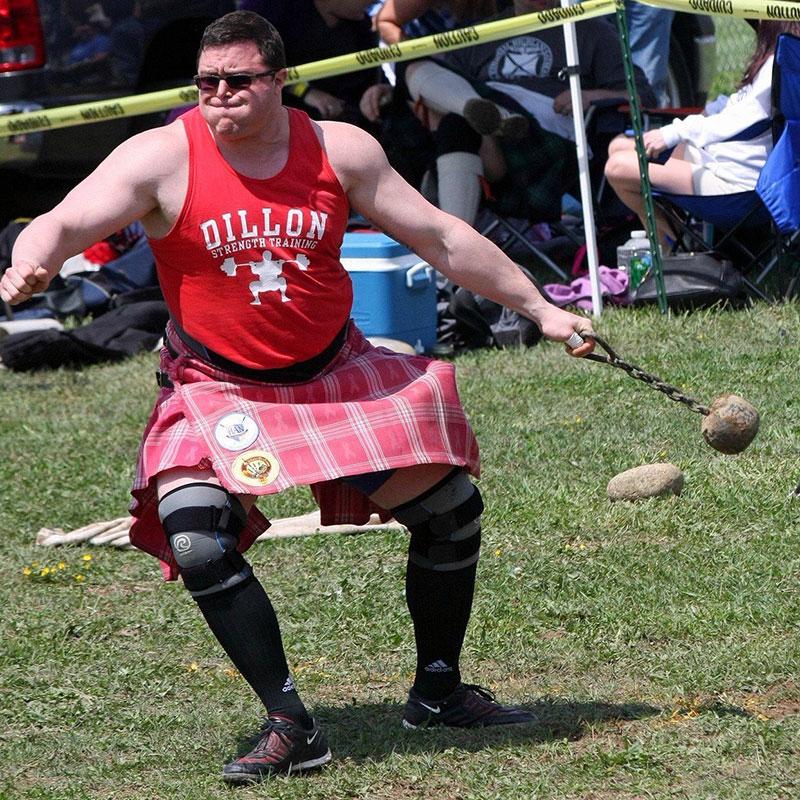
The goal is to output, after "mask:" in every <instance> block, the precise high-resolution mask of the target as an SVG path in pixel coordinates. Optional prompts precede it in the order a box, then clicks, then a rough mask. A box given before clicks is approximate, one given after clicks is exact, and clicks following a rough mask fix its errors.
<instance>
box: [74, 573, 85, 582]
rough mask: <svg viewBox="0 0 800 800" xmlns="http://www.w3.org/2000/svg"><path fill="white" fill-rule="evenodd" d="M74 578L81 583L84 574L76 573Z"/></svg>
mask: <svg viewBox="0 0 800 800" xmlns="http://www.w3.org/2000/svg"><path fill="white" fill-rule="evenodd" d="M75 580H76V581H77V582H78V583H83V582H84V581H85V580H86V576H85V575H81V574H80V573H78V574H77V575H76V576H75Z"/></svg>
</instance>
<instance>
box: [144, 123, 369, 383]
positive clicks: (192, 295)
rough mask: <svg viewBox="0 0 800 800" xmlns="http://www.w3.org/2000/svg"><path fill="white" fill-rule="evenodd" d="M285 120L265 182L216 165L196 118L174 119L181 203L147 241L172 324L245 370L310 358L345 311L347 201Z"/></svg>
mask: <svg viewBox="0 0 800 800" xmlns="http://www.w3.org/2000/svg"><path fill="white" fill-rule="evenodd" d="M288 111H289V157H288V159H287V161H286V165H285V166H284V167H283V169H282V170H281V171H280V172H279V173H278V174H277V175H275V176H273V177H272V178H267V179H266V180H256V179H254V178H248V177H245V176H244V175H240V174H239V173H238V172H236V171H235V170H234V169H233V168H232V167H231V166H230V165H229V164H228V162H227V161H225V159H224V158H223V157H222V155H221V153H220V152H219V150H218V149H217V146H216V143H215V141H214V138H213V136H212V135H211V132H210V131H209V129H208V126H207V125H206V122H205V120H204V119H203V117H202V115H201V114H200V111H199V109H193V110H192V111H190V112H189V113H187V114H184V115H183V116H182V117H181V120H182V122H183V125H184V128H185V130H186V135H187V138H188V140H189V185H188V188H187V191H186V198H185V200H184V204H183V208H182V209H181V213H180V215H179V216H178V219H177V220H176V222H175V224H174V225H173V227H172V229H171V230H170V232H169V233H168V234H167V235H166V236H164V237H162V238H161V239H152V240H151V241H150V245H151V247H152V250H153V254H154V256H155V260H156V269H157V272H158V279H159V282H160V284H161V289H162V291H163V293H164V298H165V299H166V301H167V306H168V307H169V311H170V314H171V315H172V317H173V318H174V319H175V320H176V322H177V323H178V324H179V325H180V326H181V327H182V328H183V329H184V330H185V331H186V332H187V333H188V334H189V335H190V336H192V337H194V338H195V339H197V340H198V341H199V342H200V343H202V344H204V345H205V346H206V347H208V348H210V349H211V350H213V351H215V352H217V353H219V354H221V355H223V356H225V357H226V358H227V359H230V360H231V361H234V362H236V363H237V364H241V365H242V366H245V367H250V368H252V369H274V368H278V367H286V366H289V365H290V364H295V363H297V362H300V361H305V360H307V359H309V358H312V357H313V356H315V355H317V354H319V353H320V352H322V351H323V350H324V349H325V348H326V347H327V346H328V345H329V344H330V343H331V342H332V341H333V338H334V337H335V335H336V334H337V333H338V332H339V330H340V329H341V328H342V326H343V325H344V324H345V322H346V321H347V319H348V317H349V316H350V309H351V306H352V302H353V287H352V283H351V281H350V276H349V275H348V274H347V271H346V270H345V269H344V267H342V265H341V263H340V261H339V254H340V248H341V244H342V238H343V236H344V232H345V229H346V227H347V219H348V214H349V204H348V202H347V198H346V197H345V193H344V190H343V189H342V186H341V184H340V183H339V180H338V178H337V177H336V173H335V172H334V171H333V168H332V167H331V165H330V163H329V162H328V159H327V157H326V155H325V152H324V150H323V149H322V146H321V145H320V143H319V140H318V139H317V136H316V134H315V133H314V129H313V128H312V126H311V121H310V120H309V118H308V116H307V115H306V114H305V113H303V112H302V111H297V110H294V109H288Z"/></svg>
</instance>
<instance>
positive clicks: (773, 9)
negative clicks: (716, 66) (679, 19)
mask: <svg viewBox="0 0 800 800" xmlns="http://www.w3.org/2000/svg"><path fill="white" fill-rule="evenodd" d="M636 2H644V5H648V6H657V7H658V8H671V9H673V10H675V11H686V12H688V13H690V14H711V15H713V16H719V17H740V18H742V19H772V20H777V19H780V20H786V21H789V22H792V21H794V20H800V4H798V3H797V2H796V0H636Z"/></svg>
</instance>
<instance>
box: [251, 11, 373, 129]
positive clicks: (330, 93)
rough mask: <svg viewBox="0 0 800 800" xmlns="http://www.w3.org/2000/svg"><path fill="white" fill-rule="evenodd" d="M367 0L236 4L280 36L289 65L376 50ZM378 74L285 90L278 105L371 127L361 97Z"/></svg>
mask: <svg viewBox="0 0 800 800" xmlns="http://www.w3.org/2000/svg"><path fill="white" fill-rule="evenodd" d="M369 5H370V2H369V0H239V3H238V8H239V9H240V10H242V11H255V12H256V13H258V14H260V15H261V16H262V17H265V18H266V19H268V20H269V21H270V22H271V23H272V24H273V25H274V26H275V27H276V28H277V29H278V32H279V33H280V35H281V37H282V39H283V42H284V45H285V48H286V60H287V63H288V64H290V65H292V66H298V65H300V64H307V63H310V62H312V61H320V60H322V59H325V58H332V57H334V56H340V55H344V54H346V53H353V52H356V51H358V50H366V49H368V48H370V47H375V45H377V43H378V37H377V34H376V33H375V32H374V31H373V30H372V23H371V20H370V18H369V17H368V16H367V14H366V8H367V6H369ZM378 78H379V76H378V71H377V69H370V70H358V71H356V72H348V73H345V74H342V75H336V76H334V77H332V78H320V79H319V80H314V81H311V82H310V83H305V82H303V83H296V84H293V85H291V86H288V87H287V89H286V91H285V92H284V97H283V101H284V103H285V104H286V105H289V106H295V107H297V108H302V109H303V110H304V111H305V112H306V113H308V114H309V116H311V117H312V118H313V119H338V120H341V121H343V122H350V123H353V124H355V125H360V126H361V127H365V128H370V127H371V125H370V123H369V122H368V121H367V120H366V119H365V117H364V116H363V115H362V114H361V112H360V110H359V102H360V100H361V97H362V95H363V94H364V92H365V91H366V90H367V89H368V88H369V87H370V86H372V85H373V84H374V83H376V82H377V81H378Z"/></svg>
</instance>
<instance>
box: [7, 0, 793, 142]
mask: <svg viewBox="0 0 800 800" xmlns="http://www.w3.org/2000/svg"><path fill="white" fill-rule="evenodd" d="M621 2H622V0H585V2H583V3H580V4H577V5H573V6H567V7H564V8H550V9H546V10H544V11H536V12H535V13H533V14H524V15H522V16H518V17H508V18H505V19H501V20H495V21H494V22H484V23H482V24H481V25H474V26H471V27H468V28H459V29H457V30H453V31H446V32H444V33H437V34H433V35H432V36H421V37H420V38H418V39H406V40H405V41H402V42H398V43H397V44H392V45H389V46H387V47H372V48H370V49H369V50H359V51H358V52H355V53H347V54H346V55H342V56H335V57H334V58H326V59H323V60H321V61H313V62H311V63H308V64H302V65H300V66H298V67H290V68H289V77H288V80H287V83H288V84H293V83H300V82H305V81H312V80H316V79H318V78H328V77H331V76H333V75H341V74H342V73H345V72H355V71H357V70H361V69H369V68H370V67H375V66H377V65H379V64H382V63H384V62H388V61H409V60H411V59H415V58H423V57H425V56H430V55H435V54H437V53H444V52H446V51H448V50H457V49H459V48H462V47H471V46H472V45H475V44H478V43H479V42H493V41H497V40H498V39H506V38H508V37H510V36H514V35H516V34H520V33H531V32H533V31H538V30H544V29H545V28H554V27H557V26H560V25H564V24H566V23H568V22H575V21H577V20H581V19H591V18H593V17H601V16H605V15H606V14H611V13H613V12H614V11H615V10H616V9H617V6H618V5H620V4H621ZM637 2H642V0H637ZM645 5H649V6H656V7H659V8H670V9H674V10H676V11H685V12H688V13H690V14H712V15H715V16H727V17H741V18H748V19H767V20H788V21H792V20H800V4H798V3H797V2H795V1H794V0H646V2H645ZM195 102H197V90H196V89H195V88H194V87H193V86H186V87H181V88H178V89H165V90H163V91H160V92H148V93H146V94H140V95H132V96H130V97H120V98H115V99H110V100H102V101H97V102H93V103H80V104H78V105H73V106H62V107H60V108H47V109H42V110H40V111H29V112H25V113H22V114H9V115H5V116H0V136H13V135H17V134H24V133H35V132H37V131H46V130H51V129H53V128H67V127H70V126H72V125H85V124H86V123H90V122H102V121H104V120H108V119H119V118H122V117H133V116H137V115H138V114H148V113H152V112H155V111H166V110H168V109H170V108H176V107H178V106H182V105H189V104H192V103H195Z"/></svg>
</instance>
